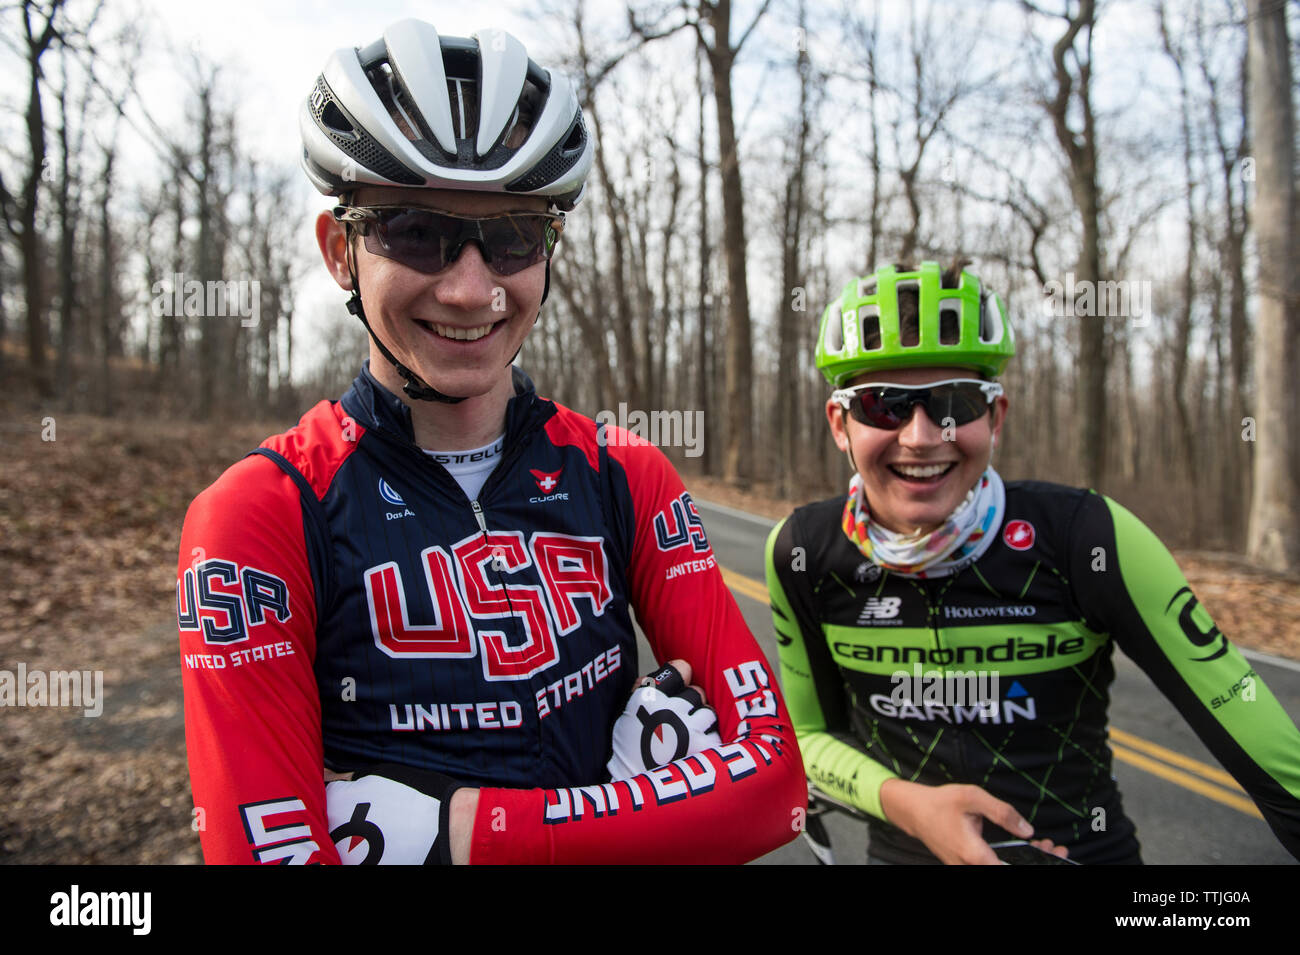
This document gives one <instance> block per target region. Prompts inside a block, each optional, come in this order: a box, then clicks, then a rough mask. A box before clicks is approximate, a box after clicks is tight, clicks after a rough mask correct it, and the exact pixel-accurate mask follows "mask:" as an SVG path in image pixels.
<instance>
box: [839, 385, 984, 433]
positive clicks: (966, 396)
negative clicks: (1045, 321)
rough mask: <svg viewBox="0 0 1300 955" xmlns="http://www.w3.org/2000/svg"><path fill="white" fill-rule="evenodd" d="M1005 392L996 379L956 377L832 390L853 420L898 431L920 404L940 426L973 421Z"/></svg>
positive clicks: (873, 426)
mask: <svg viewBox="0 0 1300 955" xmlns="http://www.w3.org/2000/svg"><path fill="white" fill-rule="evenodd" d="M1001 394H1002V386H1001V385H1000V384H998V383H997V382H995V381H973V380H972V379H970V378H952V379H949V380H947V381H936V382H933V383H931V384H928V385H894V384H890V383H888V382H868V383H867V384H865V385H856V386H855V387H853V388H841V389H840V390H838V391H835V392H832V393H831V400H832V401H834V402H837V403H838V404H839V406H840V407H841V408H845V409H847V410H848V412H849V414H850V415H852V416H853V420H854V421H857V422H859V423H860V424H865V425H868V426H870V427H872V428H882V429H884V430H886V431H894V430H896V429H898V428H900V427H902V426H903V425H904V424H905V423H906V422H907V419H909V418H910V417H912V406H913V405H920V406H921V407H922V408H924V409H925V413H926V414H927V415H929V417H930V420H931V421H933V422H934V423H935V425H936V426H938V427H940V428H942V427H946V426H947V425H949V424H952V425H958V426H959V425H963V424H969V423H970V422H972V421H974V420H975V419H976V418H979V417H980V416H981V415H983V414H984V413H985V412H986V411H988V409H989V406H990V405H991V404H993V399H994V398H996V397H998V396H999V395H1001Z"/></svg>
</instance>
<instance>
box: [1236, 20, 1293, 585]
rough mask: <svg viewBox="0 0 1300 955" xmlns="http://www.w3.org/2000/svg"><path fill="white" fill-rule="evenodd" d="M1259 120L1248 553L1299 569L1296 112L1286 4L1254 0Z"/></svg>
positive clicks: (1252, 42)
mask: <svg viewBox="0 0 1300 955" xmlns="http://www.w3.org/2000/svg"><path fill="white" fill-rule="evenodd" d="M1246 11H1247V15H1246V30H1247V38H1248V40H1247V42H1248V43H1249V49H1250V53H1249V59H1250V124H1251V128H1252V129H1253V131H1254V137H1255V177H1256V178H1255V184H1256V199H1255V239H1256V243H1257V245H1258V247H1259V313H1258V326H1257V334H1256V345H1255V376H1256V382H1255V384H1256V387H1255V394H1256V406H1257V410H1256V414H1255V417H1256V421H1257V425H1256V427H1257V431H1256V436H1257V440H1256V444H1257V447H1256V449H1255V473H1254V497H1253V499H1252V502H1251V510H1250V523H1249V526H1248V529H1247V543H1246V548H1247V555H1248V556H1249V557H1251V558H1252V559H1253V560H1256V561H1259V562H1260V563H1263V564H1265V565H1266V566H1268V567H1271V568H1274V569H1277V570H1289V569H1291V568H1293V567H1296V566H1298V565H1300V507H1298V506H1297V505H1298V504H1300V501H1298V500H1297V498H1300V494H1298V493H1297V487H1296V476H1295V475H1294V474H1293V473H1292V472H1291V469H1290V464H1291V460H1292V454H1291V442H1292V441H1293V440H1294V436H1293V431H1294V421H1293V420H1288V417H1287V412H1288V411H1289V410H1290V409H1289V407H1288V404H1289V400H1288V397H1287V396H1288V395H1289V393H1290V391H1291V390H1292V389H1293V388H1294V380H1292V379H1291V378H1290V377H1289V375H1288V372H1289V371H1290V370H1291V368H1290V366H1291V361H1290V357H1289V352H1290V350H1291V348H1292V347H1293V342H1294V341H1295V326H1296V323H1297V321H1298V320H1297V316H1296V308H1297V300H1298V298H1300V296H1297V292H1300V282H1297V280H1296V277H1295V264H1296V256H1295V252H1296V237H1295V234H1294V228H1295V191H1296V190H1295V113H1294V104H1293V103H1292V100H1291V59H1290V51H1289V43H1288V40H1287V26H1286V5H1285V3H1284V2H1282V0H1247V3H1246Z"/></svg>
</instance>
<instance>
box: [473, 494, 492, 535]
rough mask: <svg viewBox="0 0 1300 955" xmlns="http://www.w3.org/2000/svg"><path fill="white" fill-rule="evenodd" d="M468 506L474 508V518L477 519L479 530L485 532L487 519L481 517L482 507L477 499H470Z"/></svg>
mask: <svg viewBox="0 0 1300 955" xmlns="http://www.w3.org/2000/svg"><path fill="white" fill-rule="evenodd" d="M469 506H470V507H472V508H473V509H474V519H475V520H477V521H478V526H479V530H481V531H482V532H483V533H484V535H486V534H487V532H488V531H487V520H486V519H485V518H484V517H483V508H482V506H481V505H480V504H479V502H478V501H470V502H469Z"/></svg>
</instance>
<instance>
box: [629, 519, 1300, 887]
mask: <svg viewBox="0 0 1300 955" xmlns="http://www.w3.org/2000/svg"><path fill="white" fill-rule="evenodd" d="M696 503H697V504H698V505H699V507H700V512H701V514H702V515H703V516H704V520H705V526H706V527H707V529H708V533H709V540H710V541H711V542H712V544H713V550H714V553H715V554H716V555H717V558H718V562H719V563H720V564H721V565H722V566H723V568H724V573H726V575H727V577H728V581H729V583H730V584H731V587H732V592H733V593H734V594H735V595H736V600H737V603H738V604H739V605H740V609H741V611H742V612H743V613H744V615H745V619H746V620H747V621H748V623H749V626H750V629H751V630H753V632H754V634H755V635H756V636H757V637H758V642H759V645H760V646H762V648H763V651H764V652H765V653H766V654H767V656H768V659H769V660H770V661H771V662H772V666H773V669H774V670H777V669H779V664H778V661H777V654H776V639H775V636H774V634H773V631H772V622H771V613H770V611H769V610H768V606H767V601H766V588H765V587H764V585H763V577H764V572H763V544H764V541H765V540H766V538H767V532H768V530H770V529H771V527H772V523H773V522H771V521H769V520H766V519H765V518H760V517H755V516H753V515H749V514H743V513H741V512H739V511H734V510H731V509H729V508H722V507H719V506H717V505H712V504H709V503H707V502H704V501H697V502H696ZM642 653H643V654H646V656H645V657H644V658H643V659H650V657H649V655H648V649H647V648H646V647H645V646H644V644H643V646H642ZM1249 656H1250V658H1251V661H1252V662H1253V663H1254V664H1255V669H1256V670H1257V672H1258V673H1259V674H1260V675H1261V676H1262V677H1263V679H1264V681H1265V682H1266V683H1267V684H1268V686H1269V688H1270V689H1271V690H1272V691H1273V693H1274V694H1275V695H1276V696H1277V698H1278V699H1279V700H1280V701H1281V702H1282V705H1283V706H1284V707H1286V710H1287V712H1288V713H1290V714H1291V716H1292V718H1296V717H1297V716H1300V665H1297V664H1295V663H1293V662H1291V661H1286V660H1277V659H1276V658H1272V657H1265V656H1263V655H1258V654H1250V655H1249ZM1114 659H1115V670H1116V675H1115V683H1114V684H1113V685H1112V687H1111V708H1110V714H1111V739H1112V744H1113V748H1114V750H1115V753H1116V761H1115V778H1116V779H1117V780H1118V781H1119V786H1120V791H1121V792H1122V793H1123V794H1124V806H1125V810H1126V812H1127V813H1128V814H1129V816H1130V817H1131V818H1132V819H1133V821H1134V822H1135V823H1136V824H1137V827H1138V838H1139V839H1140V840H1141V842H1142V855H1143V858H1144V859H1145V861H1146V862H1148V863H1155V864H1168V863H1191V864H1240V863H1265V864H1268V863H1294V862H1295V860H1294V859H1292V858H1291V856H1290V854H1289V853H1287V852H1286V850H1285V849H1283V848H1282V847H1281V846H1280V845H1279V844H1278V842H1277V840H1276V839H1275V838H1274V837H1273V834H1272V832H1271V831H1270V830H1269V828H1268V826H1266V825H1265V824H1264V822H1263V820H1261V819H1260V818H1259V817H1258V812H1257V811H1256V810H1255V809H1254V804H1253V803H1251V802H1250V800H1249V798H1248V797H1246V796H1245V795H1244V794H1242V792H1241V790H1240V788H1239V787H1237V786H1236V784H1235V783H1234V782H1233V781H1232V779H1231V777H1228V776H1227V775H1226V774H1225V773H1223V770H1222V768H1221V767H1220V766H1219V764H1218V763H1217V762H1216V761H1215V759H1214V757H1213V756H1211V755H1210V753H1209V750H1207V749H1206V748H1205V746H1204V745H1203V744H1202V743H1201V741H1200V740H1199V739H1198V738H1197V737H1196V735H1195V734H1194V733H1193V732H1192V731H1191V729H1190V727H1188V725H1187V724H1186V723H1185V722H1184V721H1183V719H1182V717H1181V716H1180V714H1179V713H1178V711H1177V710H1176V709H1174V707H1173V705H1172V704H1171V703H1169V701H1168V700H1166V699H1165V697H1164V696H1163V695H1162V694H1161V693H1160V692H1159V691H1158V690H1157V689H1156V688H1155V686H1154V685H1153V684H1152V683H1151V682H1150V681H1149V680H1148V679H1147V678H1146V675H1145V674H1144V673H1143V672H1142V671H1141V670H1139V669H1138V668H1137V666H1135V665H1134V664H1133V663H1132V662H1131V661H1129V659H1128V658H1127V657H1125V656H1124V655H1123V653H1121V652H1116V654H1115V658H1114ZM828 828H829V829H830V833H831V838H832V842H833V843H834V845H835V846H836V847H837V856H838V857H839V859H840V860H841V861H843V862H863V861H865V845H866V828H865V826H864V825H863V824H861V823H859V822H855V821H853V820H850V819H847V818H844V817H842V816H838V815H836V816H833V817H832V818H831V819H830V820H829V823H828ZM759 862H761V863H785V864H791V863H793V864H808V865H811V864H813V858H812V855H811V853H809V852H808V851H807V849H805V848H804V846H803V843H802V840H800V841H798V842H793V843H791V844H790V845H788V846H786V847H784V848H782V849H778V850H777V851H776V852H773V853H770V854H769V855H767V856H764V857H763V858H762V859H760V860H759Z"/></svg>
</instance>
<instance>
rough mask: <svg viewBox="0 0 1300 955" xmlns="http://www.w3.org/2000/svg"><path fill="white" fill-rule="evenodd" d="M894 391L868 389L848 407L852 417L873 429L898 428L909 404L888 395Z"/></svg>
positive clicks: (889, 389)
mask: <svg viewBox="0 0 1300 955" xmlns="http://www.w3.org/2000/svg"><path fill="white" fill-rule="evenodd" d="M895 391H897V389H893V388H868V389H867V390H866V391H864V392H862V393H861V394H860V395H858V397H857V399H856V400H855V401H854V402H853V404H852V405H850V409H851V411H852V412H853V417H854V418H856V419H857V420H858V421H859V422H861V423H862V424H866V425H870V426H871V427H873V428H885V429H886V430H889V431H892V430H894V429H895V428H897V427H899V426H900V425H901V424H902V423H903V422H904V421H905V420H906V415H907V407H908V405H909V402H908V401H907V399H906V398H903V399H902V400H899V399H898V397H897V396H896V395H892V394H890V392H895Z"/></svg>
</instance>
